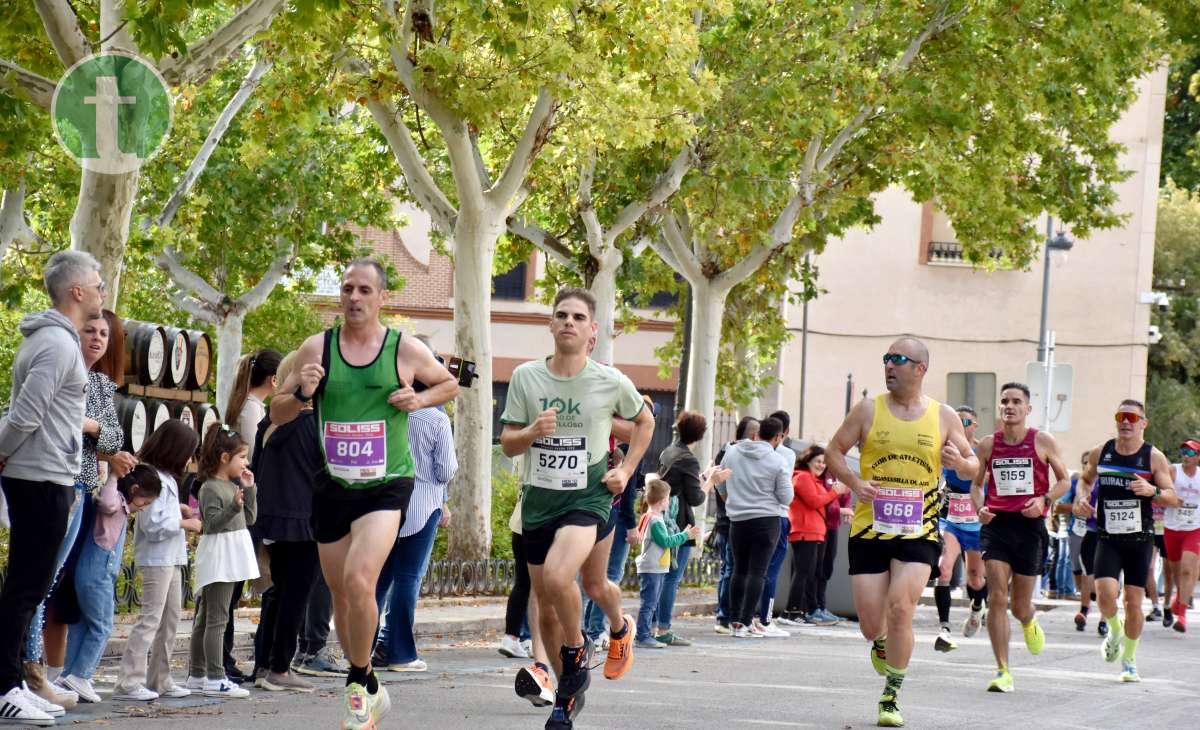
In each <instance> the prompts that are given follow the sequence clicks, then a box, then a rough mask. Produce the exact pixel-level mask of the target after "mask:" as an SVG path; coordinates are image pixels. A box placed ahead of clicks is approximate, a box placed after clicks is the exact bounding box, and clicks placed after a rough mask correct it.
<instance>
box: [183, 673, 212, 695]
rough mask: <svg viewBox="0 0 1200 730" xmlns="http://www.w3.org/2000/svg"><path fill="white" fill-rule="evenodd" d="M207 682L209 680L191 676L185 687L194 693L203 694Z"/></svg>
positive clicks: (184, 684)
mask: <svg viewBox="0 0 1200 730" xmlns="http://www.w3.org/2000/svg"><path fill="white" fill-rule="evenodd" d="M207 681H208V680H207V679H205V678H204V677H190V676H189V677H188V678H187V681H186V682H184V683H183V686H184V687H186V688H187V689H190V690H192V691H193V692H203V691H204V683H205V682H207Z"/></svg>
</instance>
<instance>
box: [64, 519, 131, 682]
mask: <svg viewBox="0 0 1200 730" xmlns="http://www.w3.org/2000/svg"><path fill="white" fill-rule="evenodd" d="M126 532H127V530H126V529H125V527H122V528H121V536H120V537H119V538H117V544H116V545H114V546H113V549H112V550H105V549H104V548H102V547H100V546H99V545H97V544H96V541H95V540H94V539H92V538H91V536H90V535H89V536H88V539H87V540H85V541H84V543H83V550H81V551H80V553H79V562H78V563H76V564H75V595H76V596H77V597H78V600H79V623H75V624H71V625H70V626H68V627H67V659H66V662H65V663H64V664H63V674H64V675H66V674H70V675H73V676H75V677H79V678H80V679H91V678H92V675H93V674H95V672H96V667H97V666H98V665H99V664H100V657H101V656H103V655H104V649H105V647H106V646H107V645H108V637H109V636H110V635H111V634H112V630H113V611H114V610H115V609H116V597H115V592H116V587H117V574H118V573H120V572H121V555H122V551H123V550H124V548H125V534H126Z"/></svg>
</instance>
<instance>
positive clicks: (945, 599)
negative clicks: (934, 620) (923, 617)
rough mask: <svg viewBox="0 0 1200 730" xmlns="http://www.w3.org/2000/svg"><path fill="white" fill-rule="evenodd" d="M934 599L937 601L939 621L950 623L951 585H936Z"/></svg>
mask: <svg viewBox="0 0 1200 730" xmlns="http://www.w3.org/2000/svg"><path fill="white" fill-rule="evenodd" d="M933 600H934V602H936V603H937V612H938V621H940V622H942V623H944V624H948V623H950V586H944V585H936V586H934V587H933Z"/></svg>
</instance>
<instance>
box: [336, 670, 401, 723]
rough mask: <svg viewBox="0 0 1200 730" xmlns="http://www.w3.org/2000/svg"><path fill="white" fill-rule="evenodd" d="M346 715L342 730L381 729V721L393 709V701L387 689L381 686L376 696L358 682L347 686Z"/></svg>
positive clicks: (343, 719)
mask: <svg viewBox="0 0 1200 730" xmlns="http://www.w3.org/2000/svg"><path fill="white" fill-rule="evenodd" d="M345 697H346V714H345V716H344V717H343V718H342V726H341V730H373V729H374V728H378V727H379V719H380V718H382V717H383V716H384V715H385V714H386V713H387V712H388V710H390V709H392V699H391V698H390V697H388V692H387V688H386V687H384V686H383V685H382V684H381V685H379V691H378V692H376V693H375V694H371V693H370V692H367V688H366V687H364V686H363V685H361V684H358V683H357V682H353V683H351V684H348V685H346V695H345Z"/></svg>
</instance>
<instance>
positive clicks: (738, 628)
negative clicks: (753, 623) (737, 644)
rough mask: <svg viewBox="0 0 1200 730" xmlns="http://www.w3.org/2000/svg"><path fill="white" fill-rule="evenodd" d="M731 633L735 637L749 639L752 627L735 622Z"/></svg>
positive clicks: (731, 627) (730, 630)
mask: <svg viewBox="0 0 1200 730" xmlns="http://www.w3.org/2000/svg"><path fill="white" fill-rule="evenodd" d="M729 635H730V636H732V637H733V638H735V639H749V638H750V629H748V628H746V627H745V626H743V625H742V624H733V625H731V626H730V629H729Z"/></svg>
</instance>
